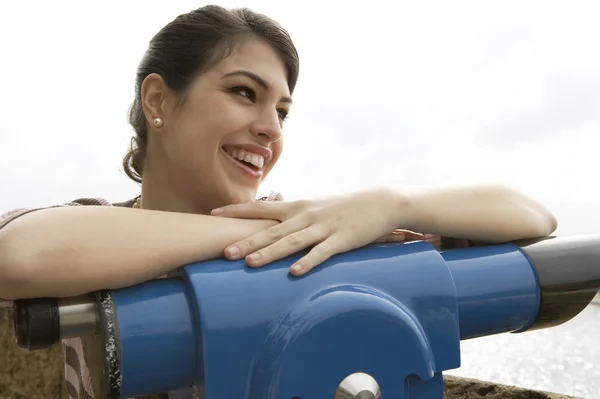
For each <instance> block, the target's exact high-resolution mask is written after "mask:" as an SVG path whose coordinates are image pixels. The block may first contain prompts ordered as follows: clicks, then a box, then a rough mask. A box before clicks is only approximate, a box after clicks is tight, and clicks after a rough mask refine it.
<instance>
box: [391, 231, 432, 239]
mask: <svg viewBox="0 0 600 399" xmlns="http://www.w3.org/2000/svg"><path fill="white" fill-rule="evenodd" d="M392 234H394V235H399V236H403V237H404V241H415V240H424V239H425V235H424V234H421V233H415V232H414V231H410V230H402V229H396V230H394V231H393V232H392Z"/></svg>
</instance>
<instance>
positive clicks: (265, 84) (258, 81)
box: [221, 70, 292, 104]
mask: <svg viewBox="0 0 600 399" xmlns="http://www.w3.org/2000/svg"><path fill="white" fill-rule="evenodd" d="M231 76H245V77H247V78H250V79H252V80H253V81H255V82H256V84H258V85H259V86H260V87H262V88H263V89H265V90H269V87H270V85H269V83H268V82H267V81H266V80H264V79H263V78H261V77H260V76H258V75H257V74H255V73H252V72H250V71H244V70H240V71H233V72H229V73H227V74H225V75H223V77H222V78H221V79H225V78H228V77H231ZM279 101H280V102H283V103H288V104H291V103H292V98H291V97H281V98H280V99H279Z"/></svg>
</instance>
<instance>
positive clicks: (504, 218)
mask: <svg viewBox="0 0 600 399" xmlns="http://www.w3.org/2000/svg"><path fill="white" fill-rule="evenodd" d="M398 197H399V198H400V201H401V203H402V205H401V206H399V209H405V210H406V211H405V212H404V213H403V214H400V215H399V220H403V218H404V219H405V220H407V224H408V226H407V227H404V226H402V227H403V228H408V229H411V230H415V231H419V232H426V233H431V234H436V235H440V236H445V237H456V238H467V239H470V240H474V241H483V242H488V243H502V242H508V241H513V240H517V239H523V238H533V237H543V236H547V235H549V234H551V233H552V232H553V231H554V230H555V229H556V224H557V222H556V219H555V217H554V216H553V215H552V214H551V213H550V212H549V211H548V210H547V209H546V208H545V207H544V206H543V205H541V204H540V203H538V202H536V201H534V200H533V199H531V198H528V197H526V196H524V195H522V194H520V193H518V192H517V191H515V190H512V189H509V188H506V187H504V186H479V187H477V186H474V187H457V188H435V189H411V190H408V191H405V190H403V191H402V192H401V193H400V192H399V193H398Z"/></svg>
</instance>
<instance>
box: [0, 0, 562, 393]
mask: <svg viewBox="0 0 600 399" xmlns="http://www.w3.org/2000/svg"><path fill="white" fill-rule="evenodd" d="M298 69H299V61H298V54H297V52H296V49H295V47H294V45H293V43H292V40H291V39H290V37H289V36H288V34H287V33H286V32H285V31H284V30H283V29H282V28H280V27H279V26H278V25H277V24H276V23H275V22H273V21H272V20H270V19H268V18H267V17H265V16H262V15H259V14H255V13H253V12H251V11H248V10H234V11H228V10H225V9H222V8H220V7H215V6H207V7H203V8H200V9H198V10H195V11H192V12H190V13H188V14H185V15H181V16H179V17H178V18H177V19H176V20H175V21H173V22H172V23H170V24H168V25H167V26H165V27H164V28H163V29H162V30H161V31H160V32H159V33H158V34H157V35H156V36H155V37H154V38H153V39H152V40H151V42H150V45H149V48H148V50H147V52H146V54H145V56H144V58H143V60H142V62H141V64H140V66H139V70H138V74H137V80H136V95H135V101H134V104H133V107H132V109H131V113H130V122H131V124H132V126H133V128H134V129H135V134H136V136H135V138H134V140H133V142H132V148H131V150H130V152H129V153H128V154H127V155H126V157H125V159H124V167H125V171H126V172H127V174H128V175H129V176H130V177H131V178H132V179H133V180H135V181H137V182H140V183H141V196H140V197H138V198H136V199H134V200H130V201H127V202H124V203H118V204H110V203H109V202H107V201H105V200H103V199H80V200H76V201H74V202H71V203H68V204H65V205H66V206H56V207H49V208H46V209H38V210H35V212H34V211H33V210H30V209H29V210H17V211H13V212H11V213H9V214H7V215H6V216H5V217H4V219H2V221H0V298H4V299H18V298H28V297H66V296H73V295H78V294H83V293H87V292H91V291H96V290H100V289H111V288H120V287H125V286H129V285H132V284H136V283H140V282H143V281H147V280H150V279H153V278H157V277H159V276H161V275H164V274H166V273H168V272H169V271H171V270H173V269H175V268H177V267H179V266H181V265H184V264H187V263H191V262H197V261H202V260H207V259H214V258H218V257H222V256H224V255H225V256H226V257H227V258H229V259H240V258H242V257H246V261H247V263H248V264H249V265H250V266H253V267H257V266H264V265H266V264H268V263H270V262H272V261H274V260H277V259H281V258H282V257H284V256H287V255H289V254H291V253H294V252H297V251H299V250H302V249H304V248H308V247H313V249H312V250H311V251H310V252H309V253H308V255H306V256H305V257H304V258H302V259H300V260H299V262H297V264H296V265H293V267H292V265H290V266H291V273H292V274H294V275H302V274H305V273H306V272H308V271H309V270H311V269H312V268H314V267H317V266H318V265H319V264H321V263H322V262H323V261H325V260H326V259H327V258H329V257H330V256H332V255H334V254H336V253H340V252H343V251H348V250H351V249H354V248H357V247H360V246H363V245H366V244H369V243H372V242H375V241H379V242H381V241H402V240H414V239H423V238H425V236H423V235H421V234H418V233H413V231H417V232H427V233H429V234H430V235H429V236H427V238H428V239H430V240H431V242H435V237H441V236H444V237H460V238H462V239H464V240H471V241H484V242H489V243H495V242H498V243H499V242H506V241H511V240H515V239H520V238H529V237H536V236H545V235H548V234H550V233H551V232H552V231H553V230H554V229H555V228H556V221H555V219H554V217H553V216H552V215H551V214H550V213H549V212H548V211H547V210H546V209H544V207H542V206H541V205H540V204H538V203H537V202H535V201H533V200H531V199H529V198H526V197H524V196H523V195H521V194H519V193H517V192H515V191H513V190H510V189H507V188H504V187H494V186H489V187H471V188H453V189H435V190H434V189H432V190H422V189H420V190H417V189H410V190H409V189H407V188H399V189H378V190H369V191H364V192H359V193H354V194H348V195H342V196H336V197H331V198H325V199H318V200H306V201H297V202H290V203H286V202H282V201H279V200H280V199H281V198H280V197H279V196H278V195H272V196H270V197H269V198H266V201H259V202H255V201H254V198H255V195H256V192H257V189H258V186H259V184H260V182H261V181H262V180H263V179H264V178H265V177H266V176H267V175H268V174H269V172H270V171H271V170H272V169H273V167H274V166H275V164H276V163H277V160H278V159H279V157H280V155H281V152H282V148H283V140H282V137H283V125H284V121H285V118H286V115H287V114H288V112H289V110H290V107H291V104H292V100H291V96H292V93H293V91H294V87H295V85H296V81H297V78H298ZM82 205H84V206H82ZM397 229H402V230H397ZM464 240H463V241H464ZM446 241H448V242H454V243H456V242H458V241H459V240H450V239H448V240H446ZM123 265H128V267H127V268H123V267H122V266H123ZM67 344H68V345H67V348H69V345H71V346H70V347H71V348H75V349H74V351H75V352H77V354H78V356H80V359H79V362H80V363H81V364H80V366H82V369H81V370H84V371H82V372H80V370H75V371H73V370H70V369H69V366H68V367H67V379H68V381H69V382H68V384H67V385H68V386H69V384H70V389H69V391H70V393H71V396H73V397H75V396H76V393H75V392H79V393H78V394H77V395H78V397H86V396H85V395H88V396H92V397H93V396H94V395H95V396H96V397H99V396H98V390H97V389H96V388H97V387H95V388H94V389H93V388H92V387H91V383H90V379H89V376H88V372H87V371H85V370H87V369H85V367H86V361H85V358H84V356H81V351H82V349H81V342H80V341H77V340H71V341H70V343H67ZM74 374H77V375H76V377H77V378H75V377H73V375H74ZM77 387H78V388H77ZM75 388H77V389H75Z"/></svg>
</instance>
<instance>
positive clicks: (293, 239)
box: [246, 226, 327, 267]
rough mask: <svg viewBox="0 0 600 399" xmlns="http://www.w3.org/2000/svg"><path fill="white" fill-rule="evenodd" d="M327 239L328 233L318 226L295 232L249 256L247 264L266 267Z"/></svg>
mask: <svg viewBox="0 0 600 399" xmlns="http://www.w3.org/2000/svg"><path fill="white" fill-rule="evenodd" d="M326 237H327V232H326V231H325V230H324V229H322V228H319V227H317V226H310V227H308V228H306V229H303V230H299V231H295V232H293V233H291V234H288V235H286V236H285V237H283V238H282V239H281V240H279V241H277V242H275V243H273V244H271V245H269V246H267V247H264V248H262V249H260V250H259V251H256V252H254V253H252V254H250V255H248V256H247V257H246V264H247V265H248V266H250V267H260V266H264V265H266V264H268V263H271V262H274V261H276V260H279V259H282V258H285V257H286V256H290V255H292V254H295V253H296V252H299V251H301V250H303V249H306V248H308V247H310V246H312V245H314V244H316V243H318V242H321V241H323V240H324V239H325V238H326Z"/></svg>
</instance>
